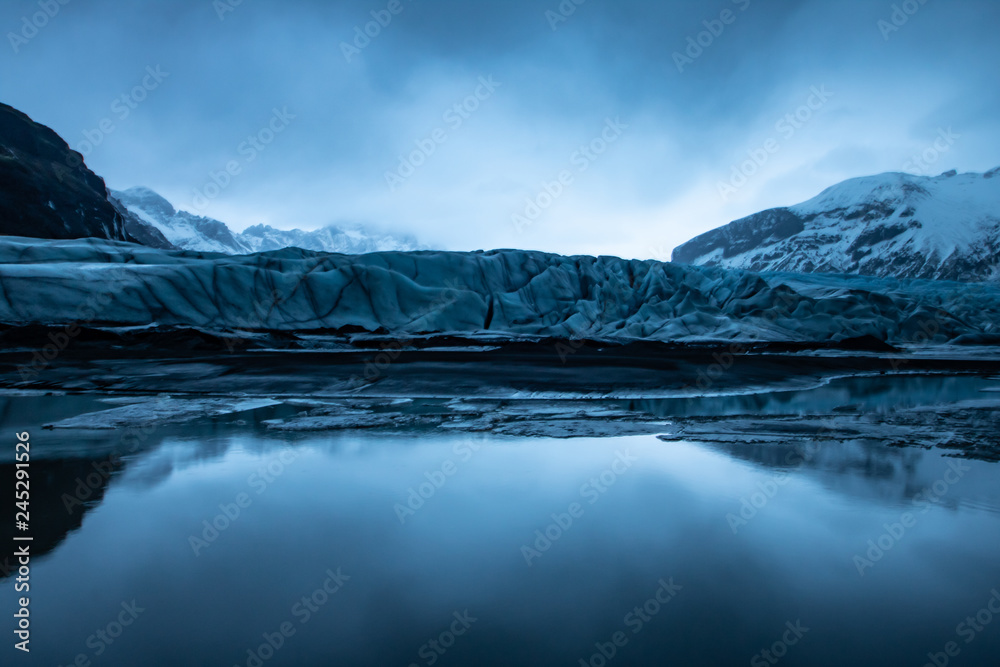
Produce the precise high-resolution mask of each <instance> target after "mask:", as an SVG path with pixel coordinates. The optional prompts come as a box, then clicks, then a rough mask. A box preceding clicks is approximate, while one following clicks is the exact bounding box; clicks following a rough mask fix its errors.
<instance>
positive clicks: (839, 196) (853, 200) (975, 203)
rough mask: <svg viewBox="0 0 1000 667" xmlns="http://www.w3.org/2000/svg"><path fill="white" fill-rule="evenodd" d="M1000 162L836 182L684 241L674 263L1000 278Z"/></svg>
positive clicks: (967, 279)
mask: <svg viewBox="0 0 1000 667" xmlns="http://www.w3.org/2000/svg"><path fill="white" fill-rule="evenodd" d="M998 256H1000V168H996V169H993V170H990V171H988V172H985V173H982V174H979V173H964V174H959V173H958V172H956V171H948V172H945V173H943V174H941V175H939V176H933V177H930V176H914V175H911V174H904V173H898V172H890V173H885V174H879V175H875V176H862V177H859V178H853V179H849V180H847V181H844V182H842V183H838V184H837V185H833V186H831V187H829V188H827V189H825V190H824V191H823V192H821V193H820V194H819V195H817V196H816V197H814V198H812V199H810V200H808V201H806V202H803V203H801V204H797V205H795V206H788V207H779V208H774V209H769V210H766V211H761V212H759V213H755V214H753V215H750V216H747V217H745V218H741V219H740V220H736V221H734V222H732V223H730V224H728V225H725V226H723V227H719V228H717V229H714V230H712V231H709V232H707V233H705V234H702V235H700V236H697V237H695V238H694V239H692V240H690V241H688V242H687V243H685V244H683V245H681V246H678V247H677V248H676V249H675V250H674V252H673V255H672V261H675V262H679V263H683V264H694V265H698V266H715V267H723V268H735V269H744V270H749V271H758V272H760V271H791V272H800V273H840V274H855V275H866V276H873V277H882V278H887V277H893V278H927V279H936V280H955V281H961V282H982V281H988V280H996V279H998V278H1000V258H998Z"/></svg>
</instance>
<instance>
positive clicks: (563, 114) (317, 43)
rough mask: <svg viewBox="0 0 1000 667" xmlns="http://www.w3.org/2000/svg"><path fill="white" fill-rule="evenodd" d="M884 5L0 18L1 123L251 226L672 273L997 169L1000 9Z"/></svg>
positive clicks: (746, 0) (301, 0) (103, 170)
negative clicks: (342, 232)
mask: <svg viewBox="0 0 1000 667" xmlns="http://www.w3.org/2000/svg"><path fill="white" fill-rule="evenodd" d="M60 2H65V3H66V4H60ZM576 3H581V4H576ZM560 6H562V8H563V9H562V12H560ZM46 7H47V8H48V13H49V14H54V15H53V16H51V17H49V16H46V15H45V14H39V12H44V11H45V8H46ZM897 7H898V8H899V9H898V11H895V10H894V8H893V2H889V1H888V0H887V1H886V2H879V1H873V0H840V1H838V2H832V1H830V0H715V1H713V2H694V1H671V0H575V1H574V0H567V1H566V2H563V3H562V5H560V0H475V1H473V0H398V4H397V2H390V0H342V1H327V0H324V1H321V0H280V1H278V0H274V1H269V0H242V2H240V1H239V0H217V1H216V2H213V1H212V0H190V1H189V0H145V1H144V2H127V1H125V0H121V1H114V2H113V1H111V0H68V1H67V0H41V2H39V1H38V0H34V1H31V0H5V1H4V2H3V3H2V5H0V28H2V30H3V32H4V34H5V39H4V43H3V44H2V45H0V77H2V78H0V101H3V102H5V103H7V104H11V105H12V106H15V107H17V108H19V109H21V110H22V111H24V112H26V113H28V114H29V115H30V116H32V117H33V118H34V119H35V120H37V121H39V122H41V123H44V124H46V125H49V126H50V127H52V128H54V129H55V130H56V131H57V132H59V133H60V134H61V135H62V136H63V137H64V138H65V139H66V140H67V141H68V142H69V143H70V145H71V146H73V147H74V148H76V149H77V150H80V151H81V152H83V153H85V155H86V161H87V164H88V165H89V166H90V167H91V168H92V169H93V170H94V171H96V172H97V173H98V174H100V175H101V176H103V177H105V179H106V180H107V182H108V185H109V186H110V187H112V188H116V189H124V188H128V187H131V186H135V185H146V186H149V187H152V188H153V189H155V190H157V191H159V192H160V193H161V194H163V195H164V196H166V197H167V198H168V199H170V200H171V201H172V202H173V203H174V204H175V205H176V206H177V207H178V208H182V209H187V210H192V211H196V212H200V213H202V214H204V215H208V216H211V217H215V218H218V219H221V220H223V221H225V222H227V223H229V224H230V225H231V226H232V227H234V228H236V229H242V228H244V227H246V226H249V225H252V224H257V223H267V224H271V225H274V226H276V227H284V228H291V227H299V228H304V229H311V228H316V227H320V226H324V225H327V224H331V223H341V222H361V223H366V224H370V225H373V226H377V227H379V228H382V229H385V230H398V231H403V232H408V233H412V234H415V235H416V236H417V237H418V238H419V239H420V240H421V241H423V242H424V243H426V244H428V245H432V246H435V247H441V248H447V249H454V250H475V249H478V248H484V249H485V248H501V247H517V248H530V249H540V250H548V251H555V252H561V253H574V254H575V253H587V254H615V255H621V256H626V257H642V258H649V257H656V258H660V259H666V258H668V257H669V252H670V251H671V250H672V249H673V248H674V247H675V246H676V245H679V244H680V243H682V242H684V241H686V240H688V239H690V238H691V237H693V236H695V235H697V234H699V233H701V232H704V231H707V230H709V229H712V228H714V227H717V226H719V225H722V224H725V223H727V222H729V221H731V220H734V219H737V218H740V217H742V216H744V215H749V214H751V213H754V212H757V211H759V210H763V209H766V208H770V207H774V206H782V205H790V204H795V203H798V202H800V201H803V200H805V199H809V198H811V197H812V196H814V195H816V194H818V193H819V192H820V191H821V190H822V189H824V188H825V187H827V186H829V185H832V184H835V183H837V182H839V181H841V180H844V179H846V178H850V177H854V176H861V175H868V174H873V173H880V172H884V171H902V170H909V171H912V172H917V171H924V172H926V173H930V174H935V175H936V174H938V173H941V172H944V171H947V170H950V169H958V170H959V171H985V170H988V169H990V168H993V167H996V166H998V165H1000V151H998V148H1000V117H998V115H997V112H996V110H997V108H998V107H1000V105H998V102H1000V99H998V98H1000V86H998V85H997V81H998V79H997V63H998V61H1000V40H998V39H997V38H996V30H997V26H998V25H1000V3H997V2H996V1H995V0H964V1H962V0H950V1H945V0H924V2H923V4H921V0H907V1H906V2H900V3H899V4H897ZM393 10H395V12H396V13H392V11H393ZM570 10H572V12H571V11H570ZM904 10H909V11H910V12H912V14H907V13H906V12H905V11H904ZM373 12H374V15H373ZM894 14H895V15H894ZM376 19H380V20H381V21H382V23H386V24H387V25H385V26H384V27H383V26H382V25H379V24H378V23H371V24H370V25H367V26H366V24H369V23H370V22H372V21H375V20H376ZM389 19H391V21H390V20H389ZM880 21H881V23H880ZM32 22H33V23H35V24H40V25H42V26H43V27H41V28H40V29H36V28H35V26H34V25H31V24H32ZM366 27H367V30H368V32H369V33H371V34H374V35H375V36H374V37H364V38H362V37H359V34H360V35H363V34H364V31H365V30H366ZM699 42H700V44H699ZM153 73H155V76H154V74H153ZM483 82H485V83H483ZM123 96H124V97H123ZM456 105H459V107H458V108H457V109H456V108H455V107H456ZM787 114H792V117H791V118H790V119H788V118H786V115H787ZM796 115H797V118H796ZM102 125H103V129H102ZM108 130H110V132H109V131H108ZM942 136H947V137H948V139H947V140H944V139H943V138H941V137H942ZM251 137H252V138H253V140H251ZM935 141H937V142H938V148H942V147H944V148H946V150H944V151H939V150H938V148H933V147H934V144H935ZM581 147H587V150H585V151H583V150H581ZM925 151H927V156H928V157H930V158H931V160H930V164H926V165H923V164H919V163H916V162H913V161H912V158H913V156H919V155H922V154H924V153H925ZM752 156H755V157H756V158H757V162H758V163H761V164H759V165H758V164H754V163H746V161H747V160H750V159H751V158H752ZM401 161H402V164H401ZM227 166H228V167H230V168H231V172H232V173H230V174H223V173H222V172H225V171H226V169H227ZM734 166H735V167H737V168H740V169H741V170H742V171H743V172H746V173H750V174H751V175H750V176H749V177H746V178H744V174H742V173H737V174H736V175H735V176H734V173H733V170H734ZM411 172H412V173H411ZM213 174H214V175H215V177H216V180H217V181H218V182H221V183H222V184H223V185H225V187H216V186H215V183H213V180H212V175H213ZM227 180H228V181H229V182H228V184H227V183H226V181H227ZM560 180H561V182H560ZM723 184H724V185H723ZM529 201H533V202H534V203H535V206H537V207H538V208H537V209H536V208H534V207H533V206H531V205H529Z"/></svg>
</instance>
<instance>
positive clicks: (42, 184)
mask: <svg viewBox="0 0 1000 667" xmlns="http://www.w3.org/2000/svg"><path fill="white" fill-rule="evenodd" d="M132 231H136V232H139V234H140V236H141V237H142V238H137V237H136V236H135V235H133V234H132V233H131V232H132ZM0 235H3V236H29V237H36V238H45V239H75V238H87V237H96V238H102V239H112V240H118V241H140V240H143V239H144V240H145V241H147V242H149V243H151V244H162V243H166V240H165V239H163V238H162V236H160V235H159V234H158V233H156V232H155V231H154V232H150V233H148V234H146V232H145V231H144V230H141V229H140V228H138V227H134V221H130V220H128V219H127V216H125V215H123V213H122V212H120V211H118V210H117V209H116V208H115V206H114V204H113V202H111V201H110V200H109V199H108V191H107V187H106V186H105V184H104V180H103V179H102V178H101V177H99V176H97V175H96V174H94V172H92V171H90V170H89V169H88V168H87V167H86V165H85V164H84V163H83V157H82V156H81V155H80V154H79V153H77V152H75V151H73V150H71V149H70V147H69V145H68V144H67V143H66V142H65V141H63V140H62V139H61V138H60V137H59V135H58V134H56V133H55V132H54V131H53V130H51V129H49V128H48V127H45V126H44V125H40V124H39V123H36V122H34V121H33V120H31V119H30V118H29V117H28V116H26V115H25V114H23V113H21V112H20V111H18V110H16V109H14V108H12V107H10V106H7V105H6V104H0Z"/></svg>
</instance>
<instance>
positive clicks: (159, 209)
mask: <svg viewBox="0 0 1000 667" xmlns="http://www.w3.org/2000/svg"><path fill="white" fill-rule="evenodd" d="M112 196H113V197H115V198H116V199H118V200H119V201H120V202H121V203H122V204H123V205H124V206H125V207H126V208H127V209H128V210H129V211H130V212H131V213H133V214H134V215H135V216H136V217H137V218H139V219H140V220H142V221H143V222H144V223H145V224H147V225H149V226H150V227H153V228H155V229H156V230H158V231H159V232H160V233H162V234H163V235H164V236H165V237H166V238H167V240H168V241H170V243H171V244H173V245H174V246H176V247H177V248H180V249H181V250H192V251H196V252H221V253H224V254H227V255H246V254H250V253H255V252H268V251H271V250H281V249H283V248H292V247H294V248H302V249H303V250H315V251H318V252H338V253H343V254H345V255H361V254H364V253H369V252H387V251H408V250H421V249H423V248H422V247H421V246H420V245H419V244H418V243H417V241H416V240H415V239H413V238H411V237H397V236H391V235H386V234H374V233H370V232H368V231H366V230H364V229H363V228H361V227H360V226H351V227H336V226H330V227H324V228H323V229H318V230H316V231H312V232H305V231H302V230H300V229H293V230H281V229H275V228H273V227H269V226H267V225H256V226H254V227H250V228H248V229H246V230H245V231H243V232H242V233H234V232H233V231H231V230H230V229H229V227H228V226H227V225H226V224H225V223H223V222H220V221H218V220H214V219H212V218H205V217H202V216H197V215H194V214H192V213H188V212H187V211H178V210H176V209H175V208H174V207H173V206H172V205H171V204H170V202H168V201H167V200H166V199H164V198H163V197H162V196H160V195H159V194H157V193H156V192H154V191H153V190H150V189H149V188H142V187H139V188H130V189H128V190H125V191H122V192H112Z"/></svg>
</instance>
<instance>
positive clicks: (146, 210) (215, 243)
mask: <svg viewBox="0 0 1000 667" xmlns="http://www.w3.org/2000/svg"><path fill="white" fill-rule="evenodd" d="M111 196H112V197H114V198H115V199H117V200H118V201H119V202H121V203H122V204H123V205H124V206H125V208H127V209H128V210H129V211H130V212H131V213H132V214H134V215H135V216H136V217H138V218H139V219H140V220H141V221H142V222H144V223H146V224H147V225H149V226H150V227H154V228H155V229H157V230H158V231H159V232H160V233H161V234H163V235H164V236H165V237H166V238H167V240H168V241H169V242H170V243H171V244H173V245H174V246H175V247H177V248H180V249H181V250H193V251H195V252H221V253H224V254H227V255H243V254H246V253H248V252H250V249H249V248H248V247H247V246H245V245H244V244H243V243H241V242H240V240H239V239H238V238H237V237H236V235H235V234H233V232H232V231H230V229H229V227H227V226H226V224H225V223H223V222H219V221H218V220H213V219H212V218H205V217H202V216H199V215H194V214H192V213H188V212H187V211H178V210H177V209H175V208H174V207H173V205H171V203H170V202H168V201H167V200H166V199H164V198H163V197H161V196H160V195H158V194H157V193H156V192H153V191H152V190H150V189H149V188H130V189H128V190H125V191H124V192H119V191H115V190H112V191H111Z"/></svg>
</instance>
